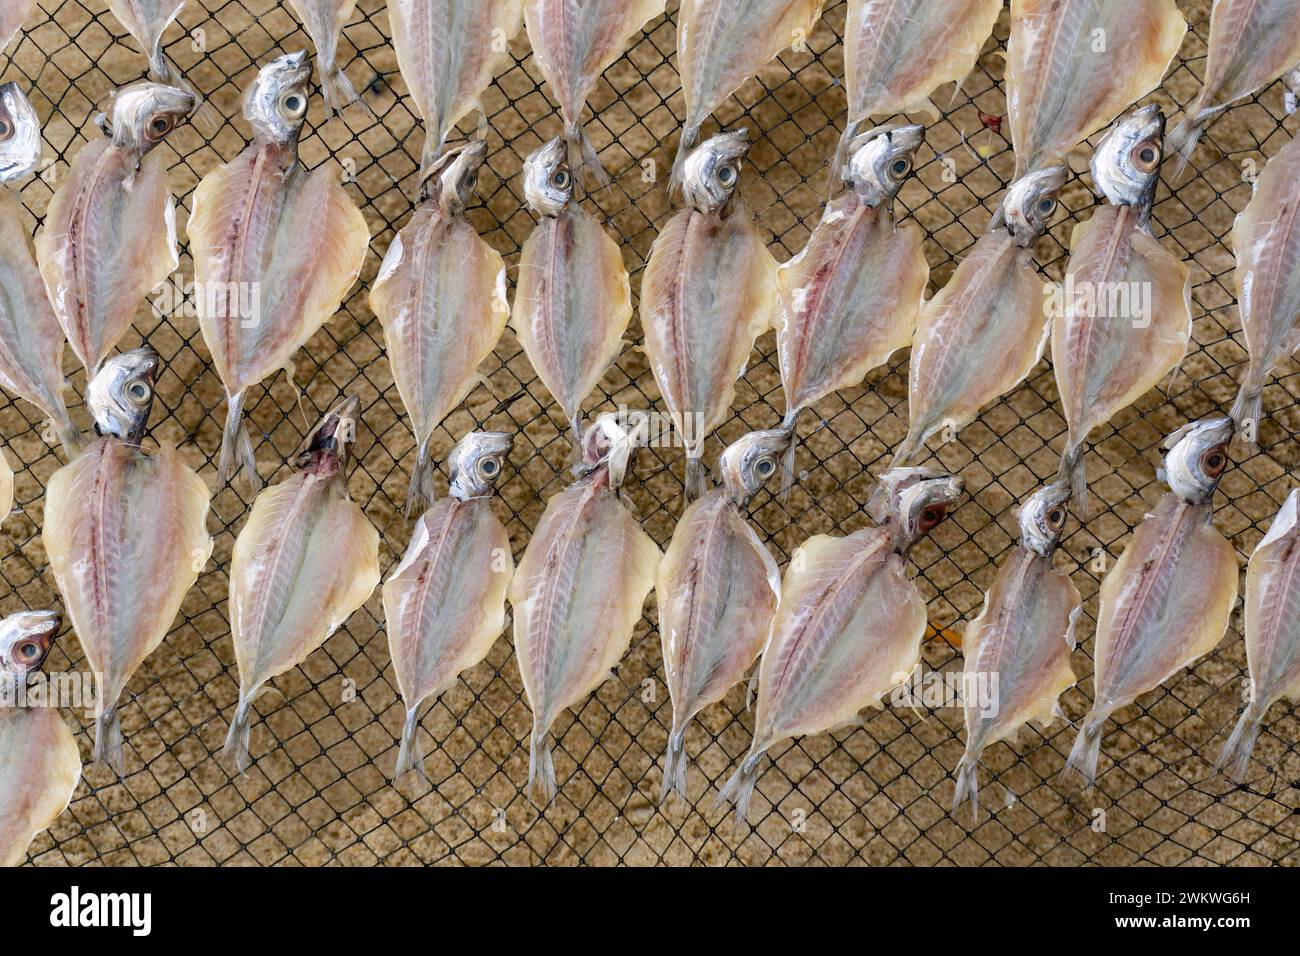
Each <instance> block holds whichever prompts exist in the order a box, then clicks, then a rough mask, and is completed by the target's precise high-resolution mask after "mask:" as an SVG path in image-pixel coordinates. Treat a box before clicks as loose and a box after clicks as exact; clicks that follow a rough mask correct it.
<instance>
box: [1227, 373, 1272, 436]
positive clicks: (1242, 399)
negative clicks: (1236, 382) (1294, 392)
mask: <svg viewBox="0 0 1300 956" xmlns="http://www.w3.org/2000/svg"><path fill="white" fill-rule="evenodd" d="M1228 414H1229V415H1230V416H1231V418H1232V423H1233V427H1234V428H1235V430H1236V432H1237V434H1238V435H1240V436H1241V440H1242V441H1243V442H1245V443H1246V444H1247V445H1249V446H1251V447H1253V446H1255V445H1256V444H1258V443H1259V420H1260V417H1261V416H1262V415H1263V414H1264V390H1263V389H1262V388H1257V387H1255V386H1254V385H1252V384H1250V382H1249V381H1247V382H1245V383H1243V384H1242V386H1241V391H1239V392H1238V393H1237V398H1236V401H1234V402H1233V403H1232V411H1230V412H1229V413H1228Z"/></svg>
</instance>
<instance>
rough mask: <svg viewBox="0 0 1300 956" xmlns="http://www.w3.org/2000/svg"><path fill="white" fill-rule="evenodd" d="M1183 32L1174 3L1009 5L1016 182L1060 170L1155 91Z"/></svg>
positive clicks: (1059, 0)
mask: <svg viewBox="0 0 1300 956" xmlns="http://www.w3.org/2000/svg"><path fill="white" fill-rule="evenodd" d="M1186 32H1187V22H1186V21H1185V20H1184V19H1183V15H1182V14H1181V13H1179V12H1178V6H1177V4H1175V2H1174V0H1143V2H1142V3H1133V2H1132V0H1011V38H1010V40H1009V41H1008V42H1007V74H1006V88H1007V110H1008V112H1009V113H1010V116H1011V143H1012V146H1013V147H1014V148H1015V151H1016V178H1017V179H1019V178H1020V177H1021V176H1023V175H1024V174H1025V173H1026V172H1028V171H1029V170H1034V169H1039V168H1041V167H1043V166H1046V165H1048V164H1051V163H1057V162H1061V161H1062V160H1063V159H1064V158H1065V154H1066V153H1068V152H1069V151H1070V150H1072V149H1074V147H1075V146H1077V145H1079V144H1080V143H1082V142H1083V141H1084V140H1085V139H1087V138H1088V137H1089V136H1091V135H1092V134H1093V133H1095V132H1097V131H1098V130H1099V129H1101V128H1102V127H1104V126H1106V125H1107V124H1109V123H1110V122H1111V121H1112V120H1113V119H1115V117H1117V116H1118V115H1119V114H1120V113H1122V112H1124V110H1126V109H1127V108H1128V107H1129V106H1130V105H1132V104H1133V103H1136V102H1137V101H1138V100H1140V99H1141V98H1142V97H1144V96H1146V95H1147V94H1148V93H1150V92H1151V91H1152V90H1154V89H1155V88H1156V87H1157V86H1159V85H1160V81H1161V80H1162V79H1163V78H1164V75H1165V71H1166V70H1168V69H1169V64H1170V63H1171V62H1173V59H1174V57H1175V56H1177V55H1178V48H1179V47H1180V46H1181V45H1182V42H1183V34H1185V33H1186Z"/></svg>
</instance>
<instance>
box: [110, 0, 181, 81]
mask: <svg viewBox="0 0 1300 956" xmlns="http://www.w3.org/2000/svg"><path fill="white" fill-rule="evenodd" d="M183 6H185V0H108V8H109V9H110V10H112V11H113V16H115V17H117V19H118V20H120V21H121V23H122V26H124V27H126V29H127V32H128V33H130V34H131V36H133V37H135V42H136V43H138V44H140V47H141V49H143V50H144V54H145V56H147V57H148V58H149V79H151V80H154V81H156V82H158V83H166V84H169V85H177V84H178V83H179V82H180V74H179V73H177V72H176V68H175V67H174V66H173V65H172V64H171V63H170V62H169V61H168V60H167V57H166V56H165V55H164V54H163V51H162V35H163V33H164V32H166V30H167V28H168V27H169V26H171V24H172V21H173V20H175V19H176V17H177V16H178V15H179V14H180V12H181V7H183Z"/></svg>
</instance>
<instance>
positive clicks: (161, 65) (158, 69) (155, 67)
mask: <svg viewBox="0 0 1300 956" xmlns="http://www.w3.org/2000/svg"><path fill="white" fill-rule="evenodd" d="M149 79H151V80H153V81H154V82H155V83H164V84H166V85H167V86H181V85H184V86H187V87H188V85H189V84H187V83H185V81H184V80H182V79H181V75H180V73H179V71H177V69H176V67H175V66H173V65H172V62H171V60H169V59H167V54H166V53H164V52H163V49H162V44H161V43H160V44H158V46H156V47H154V48H153V50H152V51H150V53H149Z"/></svg>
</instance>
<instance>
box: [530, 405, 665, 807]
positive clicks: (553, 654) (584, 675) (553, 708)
mask: <svg viewBox="0 0 1300 956" xmlns="http://www.w3.org/2000/svg"><path fill="white" fill-rule="evenodd" d="M632 442H633V436H632V435H630V434H629V433H628V432H627V431H626V430H625V429H622V428H621V427H620V426H619V424H618V422H617V420H616V419H615V417H614V416H613V415H612V414H609V413H606V414H604V415H601V416H599V417H598V418H597V419H596V420H595V421H594V422H593V423H592V424H591V425H590V426H589V427H588V429H587V431H586V433H585V435H584V437H583V459H582V468H583V470H584V471H585V474H583V475H582V477H580V478H579V479H578V480H577V481H575V482H574V483H573V484H572V485H570V486H569V487H568V488H566V489H565V490H564V491H561V492H560V493H559V494H557V495H555V496H553V497H552V498H551V500H550V501H548V502H547V503H546V510H545V511H544V512H543V513H542V519H541V521H540V522H538V525H537V530H536V531H534V532H533V536H532V538H531V539H530V540H529V542H528V547H527V548H525V549H524V555H523V558H522V559H521V560H520V562H519V567H518V568H516V570H515V575H514V578H513V579H512V580H511V582H510V589H509V591H508V592H507V594H508V597H509V599H510V607H511V608H512V609H513V612H514V636H515V657H516V658H517V659H518V661H519V673H520V675H521V676H522V678H523V682H524V692H525V694H527V696H528V706H529V707H530V708H531V709H532V712H533V730H532V734H531V736H530V737H529V744H528V788H529V790H530V791H531V793H532V795H533V798H534V799H535V800H536V801H537V802H538V803H539V804H542V805H545V804H546V803H549V802H550V800H551V799H552V798H553V797H554V796H555V792H556V783H555V764H554V761H553V760H552V757H551V741H550V732H551V725H552V724H554V723H555V721H556V719H557V718H558V717H559V716H560V714H561V713H562V712H563V711H564V710H566V709H567V708H569V707H572V706H575V705H577V704H579V703H581V702H582V701H583V700H584V699H586V697H587V695H589V694H590V693H592V692H593V691H594V690H595V689H596V688H597V687H599V686H600V685H601V684H602V683H604V682H605V681H606V680H607V679H608V678H609V677H610V676H611V671H612V670H613V668H614V667H615V666H616V665H617V664H618V662H619V660H621V659H622V657H623V655H624V653H626V651H627V649H628V646H629V644H631V641H632V631H633V629H634V628H635V627H636V623H637V621H638V620H640V618H641V606H642V605H643V604H644V603H645V599H646V595H648V594H649V593H650V589H651V588H652V587H654V583H655V573H656V571H657V570H658V567H659V561H660V558H661V554H660V552H659V548H658V546H657V545H656V544H655V543H654V540H653V539H652V538H651V537H650V536H649V535H648V534H646V533H645V531H644V530H643V529H642V527H641V524H640V522H638V521H637V520H636V518H635V517H633V516H632V514H631V513H630V512H629V511H628V510H627V509H626V508H625V507H624V506H623V504H622V502H621V501H620V500H619V499H618V497H617V491H618V488H619V486H620V484H621V483H622V481H623V478H624V476H625V475H626V473H627V468H628V463H629V462H630V460H631V456H632V452H633V447H632Z"/></svg>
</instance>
